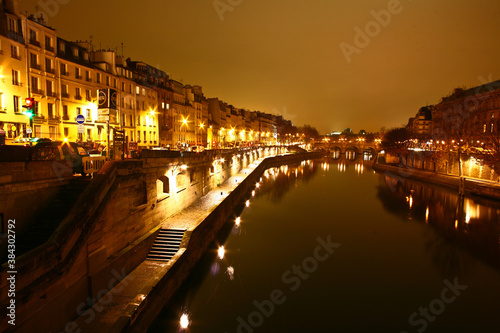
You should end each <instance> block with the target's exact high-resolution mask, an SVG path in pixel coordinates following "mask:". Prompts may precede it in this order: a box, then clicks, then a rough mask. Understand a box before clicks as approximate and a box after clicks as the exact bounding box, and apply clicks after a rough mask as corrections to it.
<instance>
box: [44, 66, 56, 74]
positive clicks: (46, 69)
mask: <svg viewBox="0 0 500 333" xmlns="http://www.w3.org/2000/svg"><path fill="white" fill-rule="evenodd" d="M45 71H46V72H47V73H50V74H55V73H56V70H55V69H54V68H50V67H47V68H45Z"/></svg>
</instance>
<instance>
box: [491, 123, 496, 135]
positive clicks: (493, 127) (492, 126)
mask: <svg viewBox="0 0 500 333" xmlns="http://www.w3.org/2000/svg"><path fill="white" fill-rule="evenodd" d="M494 130H495V125H494V124H493V123H491V125H490V132H491V133H493V131H494Z"/></svg>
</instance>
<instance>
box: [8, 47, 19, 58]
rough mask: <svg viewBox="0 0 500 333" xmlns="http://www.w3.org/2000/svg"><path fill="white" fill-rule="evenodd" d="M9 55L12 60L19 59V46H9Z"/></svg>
mask: <svg viewBox="0 0 500 333" xmlns="http://www.w3.org/2000/svg"><path fill="white" fill-rule="evenodd" d="M10 54H11V56H12V58H14V59H21V55H20V54H19V46H17V45H11V46H10Z"/></svg>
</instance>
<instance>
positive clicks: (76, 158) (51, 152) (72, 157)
mask: <svg viewBox="0 0 500 333" xmlns="http://www.w3.org/2000/svg"><path fill="white" fill-rule="evenodd" d="M32 155H33V157H34V159H37V160H64V161H67V162H68V164H72V166H73V172H74V173H81V174H83V171H84V170H83V163H82V159H83V158H84V157H88V156H90V155H89V153H88V152H87V151H86V150H85V149H84V148H83V147H82V146H81V145H80V144H78V143H76V142H65V141H46V140H44V141H41V142H38V143H37V144H36V145H35V147H34V149H33V154H32Z"/></svg>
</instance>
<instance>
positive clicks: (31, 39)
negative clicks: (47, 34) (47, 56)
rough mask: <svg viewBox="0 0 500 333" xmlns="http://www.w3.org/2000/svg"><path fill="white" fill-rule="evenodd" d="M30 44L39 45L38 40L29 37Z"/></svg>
mask: <svg viewBox="0 0 500 333" xmlns="http://www.w3.org/2000/svg"><path fill="white" fill-rule="evenodd" d="M30 44H31V45H35V46H38V47H40V42H39V41H37V40H36V39H34V38H30Z"/></svg>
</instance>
